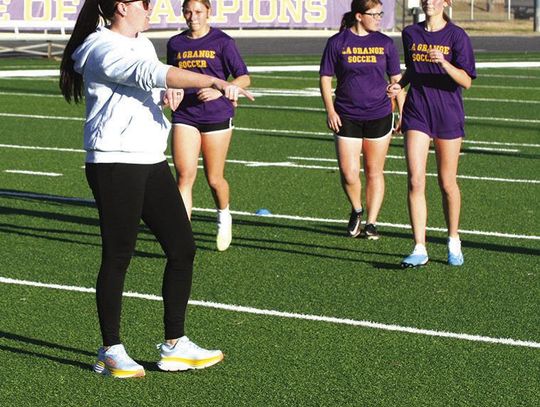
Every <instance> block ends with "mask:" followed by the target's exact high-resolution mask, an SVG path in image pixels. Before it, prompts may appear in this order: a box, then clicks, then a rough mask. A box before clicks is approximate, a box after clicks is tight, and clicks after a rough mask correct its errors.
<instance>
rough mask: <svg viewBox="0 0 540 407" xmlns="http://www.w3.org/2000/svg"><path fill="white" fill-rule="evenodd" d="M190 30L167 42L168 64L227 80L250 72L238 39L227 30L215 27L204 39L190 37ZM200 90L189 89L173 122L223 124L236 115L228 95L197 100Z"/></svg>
mask: <svg viewBox="0 0 540 407" xmlns="http://www.w3.org/2000/svg"><path fill="white" fill-rule="evenodd" d="M188 33H189V32H188V31H184V32H182V33H180V34H178V35H175V36H174V37H172V38H171V39H170V40H169V42H168V43H167V63H168V64H169V65H174V66H177V67H179V68H183V69H187V70H189V71H192V72H197V73H202V74H206V75H211V76H214V77H216V78H220V79H223V80H227V79H228V78H229V76H232V77H233V78H237V77H239V76H241V75H247V74H248V70H247V67H246V64H245V63H244V61H243V60H242V57H241V56H240V53H239V52H238V48H237V47H236V44H235V42H234V40H233V39H232V38H231V37H229V36H228V35H227V34H225V33H224V32H223V31H221V30H218V29H216V28H211V29H210V31H209V32H208V34H206V35H205V36H204V37H202V38H197V39H193V38H189V37H188ZM198 90H199V89H196V88H189V89H185V95H184V99H183V100H182V102H181V103H180V106H178V109H176V110H175V111H174V112H173V114H172V121H173V123H186V124H194V123H195V124H209V123H221V122H224V121H226V120H228V119H229V118H231V117H233V116H234V107H233V105H232V103H231V102H230V101H229V100H228V99H226V98H225V97H224V96H222V97H220V98H219V99H215V100H211V101H209V102H202V101H200V100H199V99H197V91H198Z"/></svg>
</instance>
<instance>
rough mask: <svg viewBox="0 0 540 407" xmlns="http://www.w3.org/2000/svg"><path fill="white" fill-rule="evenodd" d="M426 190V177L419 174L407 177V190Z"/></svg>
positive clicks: (415, 191)
mask: <svg viewBox="0 0 540 407" xmlns="http://www.w3.org/2000/svg"><path fill="white" fill-rule="evenodd" d="M425 190H426V178H425V177H421V176H412V177H409V192H412V193H423V192H424V191H425Z"/></svg>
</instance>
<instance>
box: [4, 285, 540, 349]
mask: <svg viewBox="0 0 540 407" xmlns="http://www.w3.org/2000/svg"><path fill="white" fill-rule="evenodd" d="M0 283H3V284H12V285H23V286H30V287H38V288H50V289H56V290H63V291H75V292H83V293H95V289H94V288H88V287H78V286H69V285H61V284H48V283H41V282H36V281H28V280H18V279H13V278H7V277H0ZM123 296H124V297H129V298H137V299H143V300H150V301H163V299H162V297H160V296H157V295H153V294H144V293H137V292H133V291H127V292H124V293H123ZM189 305H194V306H199V307H206V308H213V309H219V310H224V311H232V312H241V313H246V314H254V315H264V316H272V317H280V318H290V319H300V320H306V321H316V322H326V323H333V324H340V325H350V326H358V327H363V328H372V329H379V330H383V331H392V332H401V333H410V334H416V335H425V336H433V337H440V338H448V339H459V340H466V341H471V342H483V343H489V344H499V345H509V346H519V347H526V348H536V349H540V343H539V342H534V341H524V340H519V339H512V338H493V337H489V336H482V335H471V334H465V333H455V332H448V331H437V330H433V329H422V328H416V327H408V326H401V325H395V324H384V323H380V322H373V321H366V320H356V319H349V318H338V317H327V316H321V315H311V314H299V313H293V312H283V311H277V310H269V309H261V308H254V307H246V306H241V305H234V304H223V303H218V302H212V301H201V300H190V301H189Z"/></svg>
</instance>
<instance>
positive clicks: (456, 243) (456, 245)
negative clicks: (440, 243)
mask: <svg viewBox="0 0 540 407" xmlns="http://www.w3.org/2000/svg"><path fill="white" fill-rule="evenodd" d="M448 251H449V252H450V253H452V254H459V253H461V240H459V237H449V238H448Z"/></svg>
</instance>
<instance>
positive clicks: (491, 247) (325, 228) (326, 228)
mask: <svg viewBox="0 0 540 407" xmlns="http://www.w3.org/2000/svg"><path fill="white" fill-rule="evenodd" d="M192 218H193V221H194V222H205V223H212V225H214V223H215V219H214V218H213V217H212V218H211V217H207V216H201V215H194V216H193V217H192ZM234 224H235V225H240V226H242V225H243V226H253V227H261V226H263V227H270V228H286V229H292V230H299V231H303V232H308V233H319V234H323V235H325V236H334V237H343V238H344V239H350V238H349V237H347V236H346V234H345V232H344V226H335V225H328V224H322V225H321V224H317V223H313V224H314V227H307V226H291V225H280V224H276V223H275V222H272V223H271V222H268V221H262V220H261V221H251V220H245V219H238V220H236V219H235V221H234ZM381 235H382V237H383V238H384V237H390V238H395V239H404V240H408V241H410V242H411V247H412V236H411V233H410V232H408V231H407V232H397V231H392V230H386V229H384V228H382V230H381ZM195 236H196V241H197V242H200V241H202V240H203V239H201V238H200V237H201V236H202V237H206V236H208V237H210V238H211V239H208V240H206V239H205V240H204V241H205V242H206V241H209V242H210V241H211V242H212V243H214V235H213V234H211V233H201V232H196V233H195ZM462 239H463V240H462V243H461V244H462V246H463V247H464V248H473V249H482V250H488V251H493V252H497V253H500V252H506V253H514V254H524V255H530V256H539V255H540V250H537V249H531V248H527V247H521V246H505V245H500V244H494V243H486V242H475V241H471V240H470V239H469V238H468V237H467V236H466V235H465V237H464V236H463V235H462ZM238 241H240V242H242V241H247V242H249V241H253V242H266V243H270V244H285V245H292V246H301V247H306V248H310V249H317V248H320V249H329V250H334V251H335V250H339V251H345V252H350V251H351V249H350V248H347V247H336V246H322V245H314V244H309V243H300V242H294V241H283V240H269V239H267V240H261V239H254V238H245V237H235V238H234V243H233V244H234V245H235V246H240V247H253V248H258V249H266V250H278V251H284V252H290V251H288V250H284V249H276V248H272V247H268V246H264V245H250V244H243V243H240V244H238ZM427 241H428V243H431V244H439V245H443V246H446V243H447V239H446V237H434V236H431V237H428V238H427ZM373 243H374V244H377V243H376V242H373ZM198 248H199V249H202V250H215V249H214V248H213V246H212V247H211V248H205V247H201V246H198ZM358 252H361V253H369V254H379V255H384V256H396V257H398V258H399V260H401V258H402V257H403V255H404V254H405V253H399V254H391V253H381V252H374V251H369V252H368V251H366V250H358ZM292 253H299V254H306V255H312V256H317V257H329V258H331V257H332V256H324V255H318V254H316V253H313V252H310V253H305V252H296V251H293V252H292ZM336 258H337V259H342V260H353V259H351V258H341V257H336ZM441 263H445V262H442V261H441ZM376 264H377V267H378V268H393V265H391V264H387V263H386V264H387V267H385V263H376ZM379 264H380V265H381V267H379V266H378V265H379Z"/></svg>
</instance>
